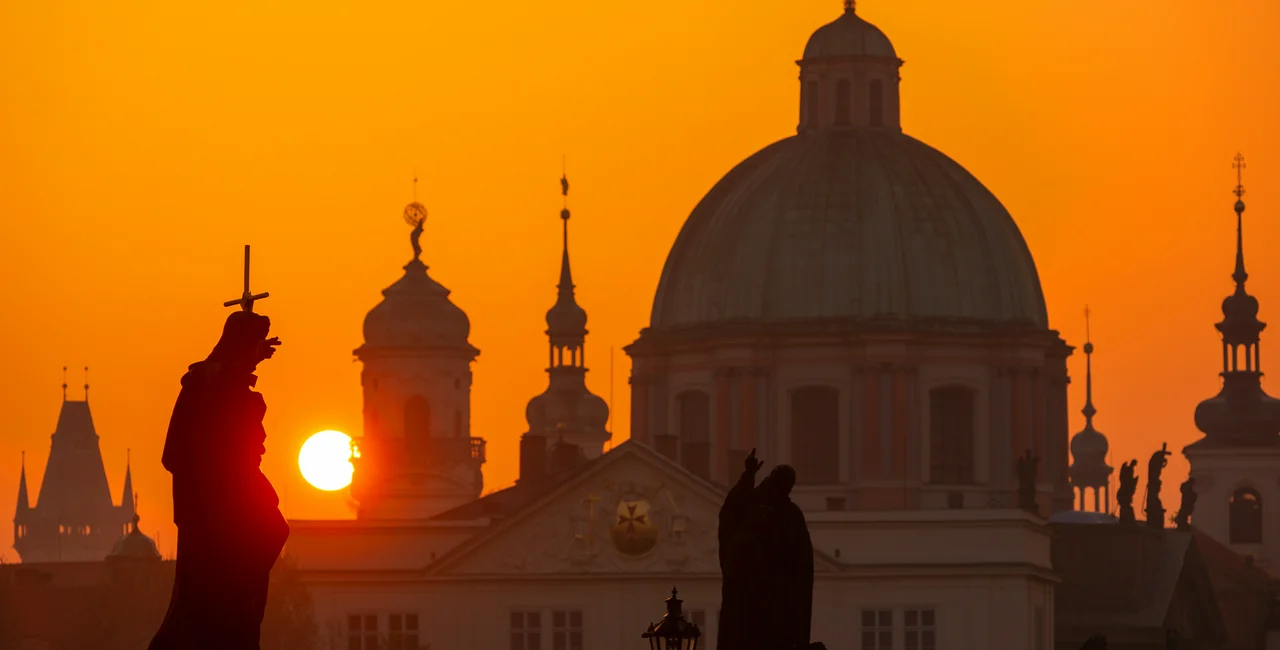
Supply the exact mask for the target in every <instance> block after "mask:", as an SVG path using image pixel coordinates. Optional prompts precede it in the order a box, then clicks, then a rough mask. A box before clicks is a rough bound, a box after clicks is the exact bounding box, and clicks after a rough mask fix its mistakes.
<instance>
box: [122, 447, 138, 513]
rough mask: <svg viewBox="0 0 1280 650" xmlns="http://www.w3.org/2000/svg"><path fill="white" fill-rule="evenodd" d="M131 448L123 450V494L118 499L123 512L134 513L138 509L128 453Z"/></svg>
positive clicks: (130, 451)
mask: <svg viewBox="0 0 1280 650" xmlns="http://www.w3.org/2000/svg"><path fill="white" fill-rule="evenodd" d="M131 453H132V450H130V449H126V450H125V452H124V454H125V455H124V495H123V496H122V497H121V499H120V507H121V508H122V509H124V511H125V514H129V513H136V512H137V509H138V501H137V498H136V496H135V495H134V493H133V469H132V467H131V465H132V462H131V459H130V455H131Z"/></svg>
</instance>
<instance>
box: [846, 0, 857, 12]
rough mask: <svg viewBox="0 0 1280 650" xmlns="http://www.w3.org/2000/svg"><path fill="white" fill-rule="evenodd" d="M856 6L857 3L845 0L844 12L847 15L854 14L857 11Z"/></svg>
mask: <svg viewBox="0 0 1280 650" xmlns="http://www.w3.org/2000/svg"><path fill="white" fill-rule="evenodd" d="M856 4H857V3H856V2H855V1H854V0H844V12H845V13H847V14H851V13H854V12H855V11H856V10H857V9H856V7H855V5H856Z"/></svg>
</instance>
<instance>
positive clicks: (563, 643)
mask: <svg viewBox="0 0 1280 650" xmlns="http://www.w3.org/2000/svg"><path fill="white" fill-rule="evenodd" d="M551 650H582V611H581V610H576V609H570V610H555V611H553V612H551Z"/></svg>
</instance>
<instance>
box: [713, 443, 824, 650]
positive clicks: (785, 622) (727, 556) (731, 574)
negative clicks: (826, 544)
mask: <svg viewBox="0 0 1280 650" xmlns="http://www.w3.org/2000/svg"><path fill="white" fill-rule="evenodd" d="M761 465H762V463H761V462H760V461H758V460H756V452H755V450H754V449H753V450H752V451H751V455H750V456H748V457H747V460H746V467H745V468H744V469H743V472H742V477H741V478H739V479H738V483H737V485H735V486H733V488H732V489H731V490H729V494H728V496H726V497H725V500H724V505H723V506H721V507H720V531H719V543H720V571H721V573H722V574H723V579H722V582H721V585H722V586H721V605H720V625H719V631H718V637H717V640H716V647H717V648H722V649H723V650H793V649H803V648H807V647H809V623H810V620H811V618H812V614H813V543H812V542H811V541H810V539H809V529H808V527H807V526H806V525H805V520H804V513H802V512H801V511H800V507H799V506H797V505H796V504H795V503H792V501H791V488H792V487H794V486H795V483H796V472H795V470H794V469H792V468H791V467H789V466H787V465H779V466H777V467H775V468H774V470H773V472H772V473H770V474H769V476H768V477H766V478H765V479H764V480H763V481H760V485H758V486H757V485H756V484H755V483H756V478H755V477H756V473H757V472H759V471H760V467H761Z"/></svg>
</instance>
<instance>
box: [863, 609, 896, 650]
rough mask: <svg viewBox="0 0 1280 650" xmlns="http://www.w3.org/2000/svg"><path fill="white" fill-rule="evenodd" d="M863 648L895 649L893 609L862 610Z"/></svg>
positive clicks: (868, 649) (870, 649)
mask: <svg viewBox="0 0 1280 650" xmlns="http://www.w3.org/2000/svg"><path fill="white" fill-rule="evenodd" d="M861 650H894V647H893V610H891V609H864V610H862V646H861Z"/></svg>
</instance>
